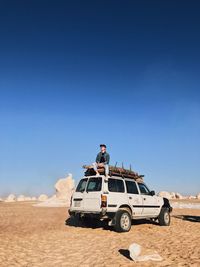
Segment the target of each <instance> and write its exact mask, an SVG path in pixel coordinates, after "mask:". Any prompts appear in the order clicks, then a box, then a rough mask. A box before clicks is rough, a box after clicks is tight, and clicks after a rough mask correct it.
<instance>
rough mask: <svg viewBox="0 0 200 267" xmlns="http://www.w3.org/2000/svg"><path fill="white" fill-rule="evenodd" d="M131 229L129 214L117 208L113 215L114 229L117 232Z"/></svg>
mask: <svg viewBox="0 0 200 267" xmlns="http://www.w3.org/2000/svg"><path fill="white" fill-rule="evenodd" d="M130 229H131V215H130V213H129V212H128V211H126V210H123V209H122V210H118V211H117V213H116V215H115V230H116V231H117V232H128V231H130Z"/></svg>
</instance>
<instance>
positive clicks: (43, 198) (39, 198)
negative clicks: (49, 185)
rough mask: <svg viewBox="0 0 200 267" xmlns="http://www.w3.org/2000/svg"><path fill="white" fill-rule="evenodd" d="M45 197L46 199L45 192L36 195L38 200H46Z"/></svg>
mask: <svg viewBox="0 0 200 267" xmlns="http://www.w3.org/2000/svg"><path fill="white" fill-rule="evenodd" d="M47 199H48V196H47V195H45V194H42V195H40V196H39V197H38V200H39V201H46V200H47Z"/></svg>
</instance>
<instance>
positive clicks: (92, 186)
mask: <svg viewBox="0 0 200 267" xmlns="http://www.w3.org/2000/svg"><path fill="white" fill-rule="evenodd" d="M101 185H102V178H101V177H95V178H90V179H89V182H88V185H87V192H95V191H101Z"/></svg>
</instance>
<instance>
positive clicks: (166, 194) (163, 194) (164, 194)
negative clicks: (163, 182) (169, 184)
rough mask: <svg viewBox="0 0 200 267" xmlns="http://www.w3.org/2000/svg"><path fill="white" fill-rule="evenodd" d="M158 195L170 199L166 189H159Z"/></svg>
mask: <svg viewBox="0 0 200 267" xmlns="http://www.w3.org/2000/svg"><path fill="white" fill-rule="evenodd" d="M158 195H159V196H160V197H165V198H168V199H171V198H172V197H171V194H170V193H169V192H167V191H161V192H160V193H159V194H158Z"/></svg>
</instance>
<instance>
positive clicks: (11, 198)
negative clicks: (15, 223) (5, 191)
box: [5, 194, 16, 202]
mask: <svg viewBox="0 0 200 267" xmlns="http://www.w3.org/2000/svg"><path fill="white" fill-rule="evenodd" d="M15 201H16V196H15V195H13V194H10V195H9V196H8V197H7V198H6V199H5V202H15Z"/></svg>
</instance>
